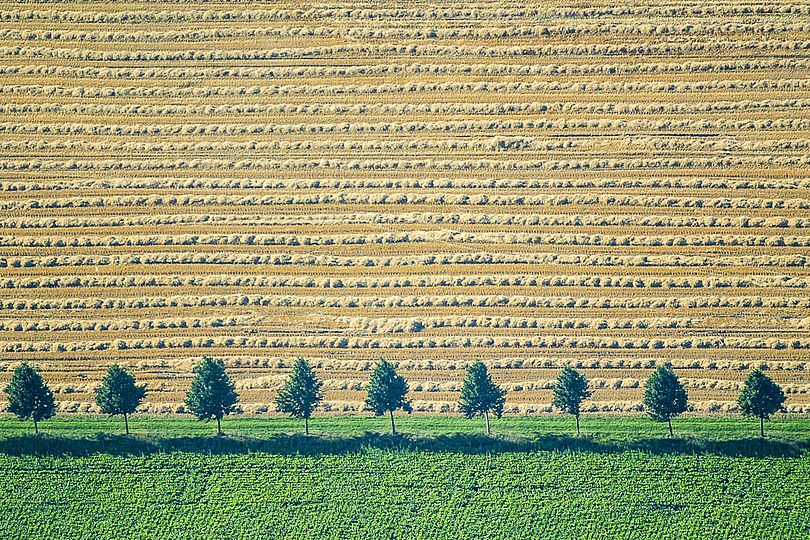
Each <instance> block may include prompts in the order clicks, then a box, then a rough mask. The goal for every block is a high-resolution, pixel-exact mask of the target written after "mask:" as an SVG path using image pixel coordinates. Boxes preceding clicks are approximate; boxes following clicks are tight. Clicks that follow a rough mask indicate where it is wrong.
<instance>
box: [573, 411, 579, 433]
mask: <svg viewBox="0 0 810 540" xmlns="http://www.w3.org/2000/svg"><path fill="white" fill-rule="evenodd" d="M574 418H576V419H577V435H579V415H578V414H575V415H574Z"/></svg>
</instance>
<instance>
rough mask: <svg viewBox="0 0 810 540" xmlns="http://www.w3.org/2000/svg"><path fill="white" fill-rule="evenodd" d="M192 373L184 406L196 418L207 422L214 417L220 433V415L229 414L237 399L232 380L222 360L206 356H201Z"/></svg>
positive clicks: (219, 433)
mask: <svg viewBox="0 0 810 540" xmlns="http://www.w3.org/2000/svg"><path fill="white" fill-rule="evenodd" d="M194 373H195V376H194V380H193V381H191V388H190V389H189V391H188V394H187V395H186V407H188V409H189V411H191V413H192V414H194V416H196V417H197V419H198V420H205V421H206V422H207V421H209V420H211V419H212V418H215V419H216V421H217V435H222V427H221V425H220V422H221V421H222V417H223V416H225V415H226V414H230V413H231V412H232V411H233V410H234V405H236V402H237V401H239V396H238V395H237V394H236V390H235V388H234V385H233V381H231V378H230V377H229V376H228V374H227V373H225V366H224V365H223V363H222V361H221V360H214V359H212V358H210V357H208V356H206V357H203V359H202V362H200V363H199V364H198V365H197V367H195V368H194Z"/></svg>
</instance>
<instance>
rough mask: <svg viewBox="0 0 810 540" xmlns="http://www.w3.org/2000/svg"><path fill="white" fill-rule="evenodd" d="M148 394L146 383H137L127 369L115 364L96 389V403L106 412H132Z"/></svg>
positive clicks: (110, 413)
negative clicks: (140, 384)
mask: <svg viewBox="0 0 810 540" xmlns="http://www.w3.org/2000/svg"><path fill="white" fill-rule="evenodd" d="M145 394H146V385H142V386H139V385H137V384H135V377H133V376H132V375H131V374H130V373H129V372H128V371H127V370H125V369H124V368H122V367H121V366H119V365H117V364H113V365H112V366H110V368H109V369H108V370H107V375H106V376H105V377H104V380H103V381H102V383H101V386H100V387H99V388H98V390H96V404H97V405H98V406H99V409H101V412H103V413H104V414H109V415H115V414H132V413H134V412H135V409H136V408H137V407H138V405H140V404H141V401H142V400H143V396H144V395H145Z"/></svg>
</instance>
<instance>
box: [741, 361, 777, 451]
mask: <svg viewBox="0 0 810 540" xmlns="http://www.w3.org/2000/svg"><path fill="white" fill-rule="evenodd" d="M737 403H738V404H739V406H740V411H741V412H742V414H743V416H748V417H753V418H759V435H760V437H764V436H765V419H766V418H769V417H770V416H771V415H772V414H775V413H777V412H779V411H784V410H785V406H784V403H785V393H784V392H782V389H781V388H780V387H779V385H778V384H776V383H775V382H773V380H771V378H770V377H768V376H767V375H765V374H764V373H762V371H760V370H758V369H755V370H754V371H752V372H751V373H749V374H748V377H746V379H745V386H743V389H742V392H740V397H739V398H738V399H737Z"/></svg>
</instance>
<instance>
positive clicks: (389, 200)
mask: <svg viewBox="0 0 810 540" xmlns="http://www.w3.org/2000/svg"><path fill="white" fill-rule="evenodd" d="M808 158H810V156H808ZM206 161H208V160H199V162H200V164H201V165H202V164H203V163H205V162H206ZM605 161H607V160H605ZM195 162H196V160H195V161H192V162H190V163H195ZM116 163H120V162H118V161H112V160H110V165H111V166H112V167H115V164H116ZM312 163H318V162H317V161H316V162H312ZM2 165H3V162H2V161H0V168H2ZM64 168H66V169H71V168H72V167H70V166H68V167H64ZM395 168H396V167H395ZM324 204H358V205H399V206H406V205H416V204H420V205H456V206H610V207H618V206H621V207H641V208H751V209H760V208H763V209H779V210H782V209H788V210H808V209H810V198H800V197H794V198H790V199H784V198H769V197H688V196H674V195H666V194H662V195H631V194H611V193H608V194H604V193H568V194H565V193H561V194H550V193H549V194H540V195H531V194H527V195H524V194H499V193H495V194H487V193H474V194H469V193H452V192H432V193H424V192H421V193H420V192H391V191H386V192H373V191H372V192H356V191H341V192H335V193H302V194H281V193H280V194H272V195H258V194H257V195H217V194H197V193H195V192H191V193H184V194H183V193H181V194H148V195H97V196H76V197H55V198H44V199H43V198H26V199H21V198H13V199H0V210H28V209H37V208H43V209H47V208H103V207H133V206H135V207H140V206H167V207H178V206H180V207H182V206H187V207H193V206H210V205H216V206H239V207H244V206H276V205H324Z"/></svg>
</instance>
